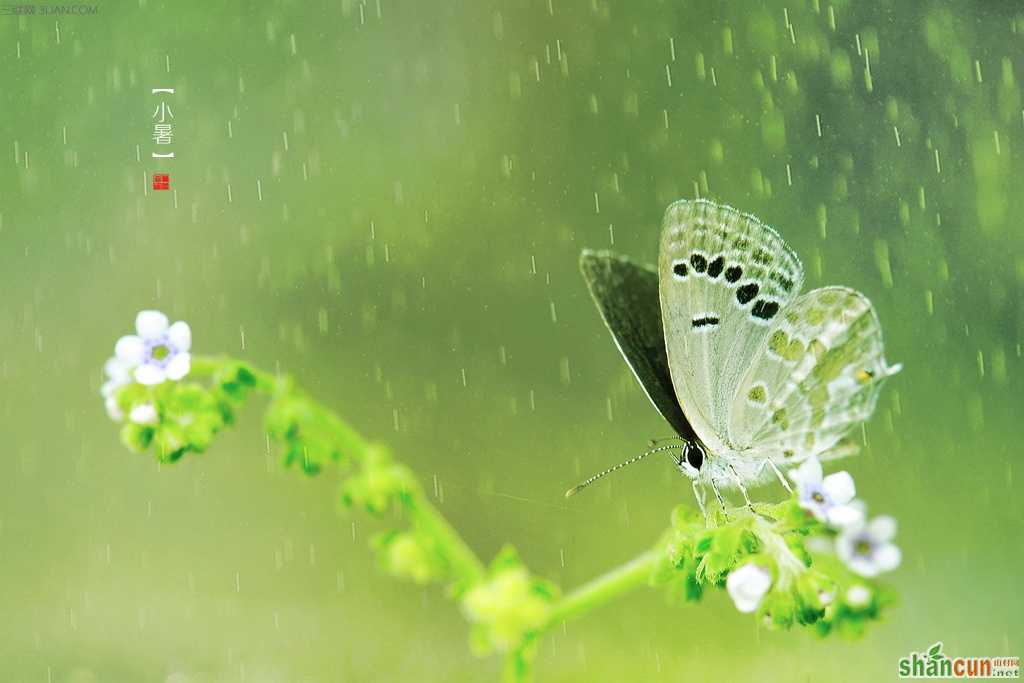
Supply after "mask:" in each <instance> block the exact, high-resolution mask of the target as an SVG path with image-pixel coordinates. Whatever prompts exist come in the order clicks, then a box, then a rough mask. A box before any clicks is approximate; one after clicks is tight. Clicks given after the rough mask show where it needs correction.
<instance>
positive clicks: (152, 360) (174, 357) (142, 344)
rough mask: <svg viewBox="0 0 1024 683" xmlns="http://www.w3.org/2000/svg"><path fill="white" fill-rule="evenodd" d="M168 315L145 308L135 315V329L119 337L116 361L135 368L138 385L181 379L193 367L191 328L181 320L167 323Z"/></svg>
mask: <svg viewBox="0 0 1024 683" xmlns="http://www.w3.org/2000/svg"><path fill="white" fill-rule="evenodd" d="M167 322H168V321H167V316H166V315H164V314H163V313H161V312H160V311H142V312H141V313H139V315H138V316H137V317H136V318H135V331H136V332H138V334H130V335H127V336H124V337H121V338H120V339H118V340H117V345H116V346H115V347H114V353H115V355H116V357H117V360H118V361H119V362H120V363H121V364H122V365H124V366H125V367H127V368H129V369H131V370H132V374H133V376H134V378H135V381H136V382H138V383H139V384H147V385H153V384H160V383H161V382H163V381H164V380H167V379H171V380H179V379H181V378H182V377H184V376H185V375H187V374H188V371H189V368H190V367H191V358H190V356H189V353H188V351H189V349H190V348H191V347H192V331H191V330H190V329H189V327H188V324H187V323H184V322H182V321H180V320H179V321H178V322H176V323H174V324H173V325H170V326H168V324H167Z"/></svg>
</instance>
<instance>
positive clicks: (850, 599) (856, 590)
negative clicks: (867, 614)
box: [846, 584, 871, 607]
mask: <svg viewBox="0 0 1024 683" xmlns="http://www.w3.org/2000/svg"><path fill="white" fill-rule="evenodd" d="M869 602H871V591H870V590H868V587H867V586H862V585H860V584H857V585H855V586H850V587H849V588H848V589H847V590H846V603H847V604H848V605H850V606H852V607H863V606H864V605H866V604H868V603H869Z"/></svg>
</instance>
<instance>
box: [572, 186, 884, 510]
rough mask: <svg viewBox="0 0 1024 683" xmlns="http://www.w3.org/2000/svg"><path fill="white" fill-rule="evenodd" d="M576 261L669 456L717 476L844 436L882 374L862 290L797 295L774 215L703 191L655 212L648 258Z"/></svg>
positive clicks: (785, 460)
mask: <svg viewBox="0 0 1024 683" xmlns="http://www.w3.org/2000/svg"><path fill="white" fill-rule="evenodd" d="M581 269H582V271H583V274H584V278H585V279H586V281H587V283H588V286H589V288H590V291H591V294H592V295H593V297H594V301H595V302H596V303H597V306H598V309H599V310H600V312H601V315H602V317H603V318H604V321H605V323H606V324H607V326H608V328H609V330H610V331H611V333H612V337H613V338H614V339H615V342H616V344H617V346H618V347H619V350H620V351H621V353H622V355H623V357H624V358H625V360H626V362H627V364H628V365H629V367H630V368H631V369H632V370H633V373H634V375H635V376H636V378H637V380H638V381H639V382H640V385H641V386H642V387H643V388H644V391H645V392H646V393H647V395H648V397H649V398H650V399H651V402H652V403H653V404H654V405H655V407H656V408H657V409H658V411H659V412H660V413H661V415H662V416H663V417H664V418H665V419H666V421H668V423H669V424H670V425H671V426H672V427H673V428H674V430H675V431H676V433H677V434H678V436H679V439H680V441H681V444H682V445H681V446H680V447H679V449H678V451H672V454H673V457H675V459H676V466H677V468H678V469H679V470H680V471H681V472H682V473H683V474H684V475H686V476H687V477H689V478H690V479H692V480H694V482H695V483H696V484H701V485H703V484H710V485H711V486H712V487H713V488H714V489H715V491H716V494H717V492H718V489H719V488H731V487H738V488H740V489H741V490H743V491H744V494H746V491H745V489H744V487H745V486H753V485H756V484H760V483H764V482H766V481H767V480H768V479H770V478H772V476H779V477H781V474H780V470H781V469H786V468H789V467H791V466H795V465H797V464H799V463H800V462H802V461H803V460H805V459H807V458H808V457H810V456H812V455H814V456H817V457H818V458H820V459H829V458H835V457H842V456H844V455H848V454H850V453H852V452H855V451H856V447H855V446H853V445H852V443H851V442H850V441H848V440H847V439H845V438H844V437H845V436H846V434H847V433H848V432H849V431H850V429H851V428H852V427H853V426H854V425H856V424H859V423H860V422H862V421H864V420H866V419H867V418H868V417H869V416H870V414H871V412H872V411H873V409H874V406H875V402H876V400H877V397H878V393H879V390H880V388H881V384H882V382H883V381H884V379H885V378H886V377H888V376H890V375H892V374H894V373H895V372H897V371H898V370H899V369H900V366H899V365H896V366H889V365H888V364H886V362H885V360H884V358H883V345H882V336H881V327H880V325H879V322H878V318H877V316H876V315H875V312H874V309H873V307H872V306H871V303H870V301H868V299H867V298H866V297H864V296H863V295H862V294H860V293H859V292H856V291H854V290H852V289H849V288H846V287H824V288H819V289H814V290H811V291H809V292H806V293H804V294H801V293H800V290H801V287H802V284H803V279H804V278H803V267H802V265H801V263H800V260H799V258H797V256H796V254H795V253H794V252H793V251H792V250H791V249H790V248H789V247H788V246H787V245H786V244H785V242H784V241H783V240H782V238H781V237H780V236H779V234H778V233H777V232H775V231H774V230H773V229H772V228H770V227H768V226H767V225H765V224H764V223H762V222H761V221H759V220H758V219H757V218H755V217H753V216H751V215H749V214H744V213H741V212H739V211H737V210H736V209H733V208H731V207H729V206H724V205H720V204H717V203H715V202H711V201H707V200H697V201H687V200H682V201H678V202H675V203H674V204H672V205H671V206H669V207H668V209H667V210H666V212H665V217H664V220H663V222H662V232H661V242H660V250H659V261H658V267H657V270H654V269H652V268H649V267H645V266H640V265H637V264H635V263H633V262H632V261H630V260H629V259H627V258H625V257H622V256H618V255H615V254H612V253H610V252H593V251H585V252H584V253H583V256H582V258H581Z"/></svg>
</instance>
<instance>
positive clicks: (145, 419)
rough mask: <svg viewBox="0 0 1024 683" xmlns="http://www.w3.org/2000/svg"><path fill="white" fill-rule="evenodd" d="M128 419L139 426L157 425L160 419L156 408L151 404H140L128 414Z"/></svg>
mask: <svg viewBox="0 0 1024 683" xmlns="http://www.w3.org/2000/svg"><path fill="white" fill-rule="evenodd" d="M128 419H129V420H131V421H132V422H134V423H135V424H139V425H152V424H156V422H157V419H158V416H157V413H156V407H155V406H154V405H153V404H152V403H149V402H146V403H140V404H139V405H137V406H135V407H134V408H132V412H130V413H129V414H128Z"/></svg>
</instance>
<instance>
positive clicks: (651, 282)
mask: <svg viewBox="0 0 1024 683" xmlns="http://www.w3.org/2000/svg"><path fill="white" fill-rule="evenodd" d="M580 270H581V271H582V272H583V278H584V279H585V280H586V281H587V287H588V288H589V289H590V294H591V296H593V297H594V302H595V303H596V304H597V308H598V310H599V311H600V312H601V317H602V318H603V319H604V322H605V325H607V326H608V329H609V330H610V331H611V333H612V338H613V339H615V344H616V345H617V346H618V347H619V351H620V352H621V353H622V356H623V357H624V358H625V359H626V363H627V364H628V365H629V367H630V369H631V370H632V371H633V374H634V375H635V376H636V378H637V381H639V382H640V386H641V387H643V389H644V391H645V392H646V393H647V397H648V398H649V399H650V400H651V403H653V404H654V407H655V408H657V409H658V412H660V413H661V415H662V417H664V418H665V419H666V420H667V421H668V423H669V424H670V425H672V428H673V429H675V430H676V433H678V434H679V435H680V436H682V437H683V438H686V439H692V438H693V429H692V428H691V427H690V423H689V422H688V421H687V419H686V416H685V415H683V410H682V408H680V407H679V402H678V401H677V400H676V395H675V392H674V391H673V389H672V377H671V376H670V374H669V369H668V359H667V357H666V355H665V335H664V332H663V330H662V326H661V311H660V310H659V307H658V275H657V273H656V272H655V271H654V270H653V269H651V268H645V267H643V266H640V265H637V264H635V263H633V262H631V261H630V260H628V259H626V258H624V257H622V256H618V255H616V254H613V253H611V252H607V251H601V252H594V251H590V250H585V251H584V252H583V254H582V256H581V257H580Z"/></svg>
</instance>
